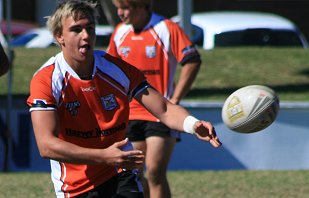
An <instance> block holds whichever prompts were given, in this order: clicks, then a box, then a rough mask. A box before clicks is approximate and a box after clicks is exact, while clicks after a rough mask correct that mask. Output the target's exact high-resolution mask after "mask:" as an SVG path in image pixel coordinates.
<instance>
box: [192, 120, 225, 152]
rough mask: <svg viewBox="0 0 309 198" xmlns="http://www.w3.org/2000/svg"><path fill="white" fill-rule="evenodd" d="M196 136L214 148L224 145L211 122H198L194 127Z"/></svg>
mask: <svg viewBox="0 0 309 198" xmlns="http://www.w3.org/2000/svg"><path fill="white" fill-rule="evenodd" d="M194 129H195V135H196V136H197V137H198V138H199V139H201V140H203V141H207V142H209V143H210V144H211V145H212V146H213V147H216V148H217V147H219V146H221V145H222V143H221V142H220V140H219V138H218V137H217V134H216V131H215V128H214V127H213V125H212V124H211V123H210V122H205V121H202V120H200V121H197V122H196V123H195V125H194Z"/></svg>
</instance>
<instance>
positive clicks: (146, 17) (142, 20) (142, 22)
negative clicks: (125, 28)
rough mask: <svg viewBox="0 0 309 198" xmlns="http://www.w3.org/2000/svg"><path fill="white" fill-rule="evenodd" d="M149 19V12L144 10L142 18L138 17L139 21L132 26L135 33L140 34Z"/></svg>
mask: <svg viewBox="0 0 309 198" xmlns="http://www.w3.org/2000/svg"><path fill="white" fill-rule="evenodd" d="M150 18H151V13H150V12H149V11H146V10H145V13H143V17H139V20H138V21H137V22H136V23H135V24H132V25H133V28H134V31H135V32H141V31H142V30H143V29H144V27H145V26H146V25H147V24H148V23H149V21H150Z"/></svg>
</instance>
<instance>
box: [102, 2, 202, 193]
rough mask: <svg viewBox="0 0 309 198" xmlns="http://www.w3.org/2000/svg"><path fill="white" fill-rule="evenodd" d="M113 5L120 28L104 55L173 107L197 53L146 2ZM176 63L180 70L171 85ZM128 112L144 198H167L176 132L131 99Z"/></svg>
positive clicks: (197, 62) (186, 87)
mask: <svg viewBox="0 0 309 198" xmlns="http://www.w3.org/2000/svg"><path fill="white" fill-rule="evenodd" d="M113 3H114V5H115V6H116V7H117V13H118V15H119V17H120V19H121V20H122V23H120V24H119V25H118V26H116V28H115V30H114V33H113V35H112V37H111V40H110V44H109V47H108V49H107V52H108V53H109V54H111V55H113V56H115V57H119V58H121V59H123V60H125V61H126V62H128V63H130V64H132V65H134V66H136V67H137V68H139V69H140V70H141V71H143V73H144V74H145V76H146V78H147V81H148V82H149V83H150V84H151V85H152V86H153V87H154V88H155V89H157V90H158V91H159V92H160V93H161V94H162V95H163V96H164V97H165V98H167V99H168V100H169V102H171V103H173V104H178V103H179V102H180V100H181V99H182V98H183V97H184V96H185V94H186V93H187V92H188V91H189V89H190V88H191V85H192V83H193V81H194V79H195V77H196V75H197V73H198V71H199V68H200V65H201V59H200V55H199V53H198V51H197V49H196V48H195V47H194V45H193V44H192V42H191V41H190V40H189V38H188V36H187V35H186V34H185V33H184V31H183V30H182V29H181V28H180V27H179V26H178V25H177V24H176V23H174V22H172V21H171V20H168V19H165V18H164V17H162V16H159V15H157V14H156V13H153V12H152V11H151V0H113ZM178 63H180V64H181V66H182V68H181V73H180V77H179V80H178V82H177V84H176V86H175V84H174V77H175V72H176V67H177V65H178ZM153 102H154V103H155V102H156V101H155V100H154V101H153ZM130 108H131V110H130V116H129V119H130V122H129V131H128V133H127V137H128V138H129V140H130V141H132V143H133V145H134V148H135V149H139V150H142V151H144V152H145V153H146V156H145V157H146V175H147V179H148V182H147V180H146V178H145V177H144V174H141V178H142V181H143V186H144V190H145V196H146V197H149V194H150V197H170V196H171V192H170V188H169V184H168V180H167V176H166V172H167V168H168V163H169V160H170V158H171V155H172V152H173V149H174V145H175V143H176V139H177V138H179V133H178V132H176V131H173V130H171V129H170V128H169V127H168V126H166V125H164V124H163V123H161V122H159V121H163V120H161V119H158V118H156V117H155V116H154V115H152V114H151V113H150V112H148V111H147V109H146V108H145V107H143V105H141V104H140V103H139V102H138V101H136V100H133V101H132V102H131V103H130ZM148 189H149V190H148ZM148 191H149V192H148Z"/></svg>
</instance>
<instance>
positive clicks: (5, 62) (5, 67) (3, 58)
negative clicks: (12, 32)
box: [0, 43, 10, 76]
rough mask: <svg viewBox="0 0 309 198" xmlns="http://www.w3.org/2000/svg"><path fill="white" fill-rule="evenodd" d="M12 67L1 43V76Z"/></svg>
mask: <svg viewBox="0 0 309 198" xmlns="http://www.w3.org/2000/svg"><path fill="white" fill-rule="evenodd" d="M9 67H10V62H9V59H8V57H7V55H6V53H5V51H4V49H3V47H2V44H1V43H0V76H2V75H4V74H5V73H6V72H7V71H8V70H9Z"/></svg>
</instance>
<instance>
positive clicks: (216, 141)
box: [209, 139, 222, 148]
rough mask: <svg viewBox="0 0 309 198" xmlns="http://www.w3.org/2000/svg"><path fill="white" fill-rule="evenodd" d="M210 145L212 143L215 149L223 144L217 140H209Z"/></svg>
mask: <svg viewBox="0 0 309 198" xmlns="http://www.w3.org/2000/svg"><path fill="white" fill-rule="evenodd" d="M209 143H210V144H211V145H212V146H213V147H216V148H217V147H219V146H221V145H222V143H221V142H220V141H218V140H216V139H211V140H209Z"/></svg>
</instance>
